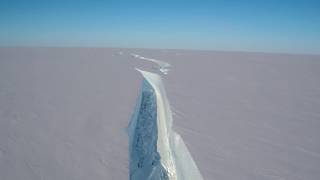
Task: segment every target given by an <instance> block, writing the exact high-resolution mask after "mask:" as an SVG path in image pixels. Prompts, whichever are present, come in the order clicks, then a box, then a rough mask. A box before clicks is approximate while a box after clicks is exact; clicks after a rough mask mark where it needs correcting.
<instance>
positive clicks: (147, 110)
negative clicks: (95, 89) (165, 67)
mask: <svg viewBox="0 0 320 180" xmlns="http://www.w3.org/2000/svg"><path fill="white" fill-rule="evenodd" d="M144 83H145V84H144V85H145V86H146V87H148V88H144V89H143V91H142V94H141V104H140V108H139V110H138V116H137V121H136V122H137V123H136V127H135V131H134V137H133V143H132V146H133V147H132V151H131V153H130V179H131V180H137V178H144V179H149V178H150V179H159V180H164V179H168V176H167V172H166V170H165V169H164V168H163V167H162V165H161V163H160V155H159V153H158V152H157V140H158V127H157V101H156V95H155V92H154V89H153V88H152V86H151V85H150V84H149V83H148V82H147V81H144ZM139 180H143V179H139Z"/></svg>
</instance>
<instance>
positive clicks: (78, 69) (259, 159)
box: [0, 48, 320, 180]
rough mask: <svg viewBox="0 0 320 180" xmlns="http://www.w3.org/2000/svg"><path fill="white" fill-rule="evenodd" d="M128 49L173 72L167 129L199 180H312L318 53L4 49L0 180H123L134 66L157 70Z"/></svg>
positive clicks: (137, 80)
mask: <svg viewBox="0 0 320 180" xmlns="http://www.w3.org/2000/svg"><path fill="white" fill-rule="evenodd" d="M120 51H121V52H123V54H122V55H119V54H118V52H120ZM130 53H134V54H141V55H143V56H144V57H153V58H154V59H161V60H164V61H167V62H168V63H170V64H172V65H174V70H173V71H170V74H169V75H168V76H163V77H162V81H163V83H164V84H165V86H166V96H167V97H168V99H169V100H170V108H171V110H172V115H173V119H174V121H173V125H172V127H173V129H174V130H175V131H177V132H178V133H179V134H180V135H181V137H182V138H183V140H184V143H185V146H187V147H188V150H189V152H190V154H191V155H192V157H193V159H194V161H195V163H196V164H197V166H198V168H199V171H200V172H201V175H202V176H203V178H204V179H208V180H211V179H216V180H239V179H240V180H242V179H243V180H256V179H259V180H275V179H290V180H301V179H303V180H305V179H306V180H318V179H319V177H320V141H319V137H320V131H319V129H320V111H319V109H320V56H319V55H288V54H265V53H241V52H216V51H187V50H166V51H162V50H146V49H107V48H96V49H95V48H91V49H90V48H0V179H1V180H20V179H23V180H37V179H39V180H40V179H47V180H56V179H59V180H82V179H83V180H88V179H92V180H106V179H129V174H130V171H129V170H130V163H129V159H130V156H129V154H128V149H129V146H128V144H129V143H128V136H127V133H126V128H127V125H128V123H129V121H130V119H131V117H132V111H133V109H134V107H135V104H136V101H137V96H138V95H139V94H140V93H141V91H140V90H141V87H140V85H141V81H142V80H143V77H141V75H140V74H139V73H137V72H136V71H135V70H134V68H133V67H138V68H139V69H144V70H148V71H150V72H157V73H158V72H159V70H158V69H157V70H154V69H152V68H150V67H152V64H153V62H150V61H143V62H141V61H132V56H130ZM177 138H179V137H177ZM180 142H181V141H180ZM181 159H184V158H181ZM181 164H184V165H188V163H181Z"/></svg>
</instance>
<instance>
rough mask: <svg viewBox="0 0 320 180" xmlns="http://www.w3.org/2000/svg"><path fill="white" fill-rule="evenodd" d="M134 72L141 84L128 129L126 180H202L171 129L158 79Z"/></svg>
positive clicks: (168, 106) (150, 74)
mask: <svg viewBox="0 0 320 180" xmlns="http://www.w3.org/2000/svg"><path fill="white" fill-rule="evenodd" d="M137 70H138V71H139V72H140V73H141V74H142V76H143V77H144V80H143V85H142V90H141V94H140V98H139V100H138V102H137V107H136V110H135V113H134V116H133V119H132V120H131V123H130V125H129V128H128V129H129V132H128V133H129V145H130V157H131V162H130V179H131V180H142V179H156V180H162V179H169V180H201V179H203V178H202V176H201V174H200V171H199V170H198V168H197V166H196V164H195V162H194V160H193V159H192V157H191V154H190V153H189V151H188V149H187V147H186V146H185V144H184V142H183V140H182V138H181V137H180V135H178V134H177V133H176V132H175V131H173V129H172V113H171V109H170V105H169V102H168V99H167V96H166V92H165V89H164V85H163V83H162V80H161V77H160V76H159V75H157V74H155V73H150V72H147V71H142V70H139V69H137ZM155 142H156V144H155ZM159 160H160V163H159V162H158V161H159Z"/></svg>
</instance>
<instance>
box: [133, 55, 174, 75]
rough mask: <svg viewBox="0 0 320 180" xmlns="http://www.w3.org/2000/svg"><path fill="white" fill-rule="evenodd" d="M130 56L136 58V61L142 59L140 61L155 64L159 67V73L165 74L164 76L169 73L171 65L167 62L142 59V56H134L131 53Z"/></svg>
mask: <svg viewBox="0 0 320 180" xmlns="http://www.w3.org/2000/svg"><path fill="white" fill-rule="evenodd" d="M131 56H132V57H134V58H138V59H142V60H146V61H151V62H154V63H156V64H157V65H158V66H159V71H160V72H161V73H163V74H165V75H167V74H168V72H169V71H170V68H171V64H169V63H167V62H164V61H160V60H157V59H152V58H147V57H143V56H141V55H139V54H134V53H131Z"/></svg>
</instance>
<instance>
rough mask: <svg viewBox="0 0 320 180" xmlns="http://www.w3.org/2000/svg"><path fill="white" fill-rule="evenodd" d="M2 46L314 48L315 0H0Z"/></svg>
mask: <svg viewBox="0 0 320 180" xmlns="http://www.w3.org/2000/svg"><path fill="white" fill-rule="evenodd" d="M0 46H90V47H142V48H169V49H170V48H173V49H208V50H227V51H228V50H236V51H263V52H289V53H313V54H319V53H320V2H319V1H316V0H291V1H290V0H282V1H276V0H268V1H260V0H256V1H252V0H237V1H226V0H205V1H201V0H199V1H198V0H193V1H188V0H184V1H182V0H180V1H177V0H162V1H154V0H149V1H133V0H131V1H129V0H128V1H121V0H117V1H107V0H99V1H94V0H91V1H89V0H88V1H83V0H77V1H72V0H63V1H62V0H29V1H24V0H20V1H19V0H0Z"/></svg>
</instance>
